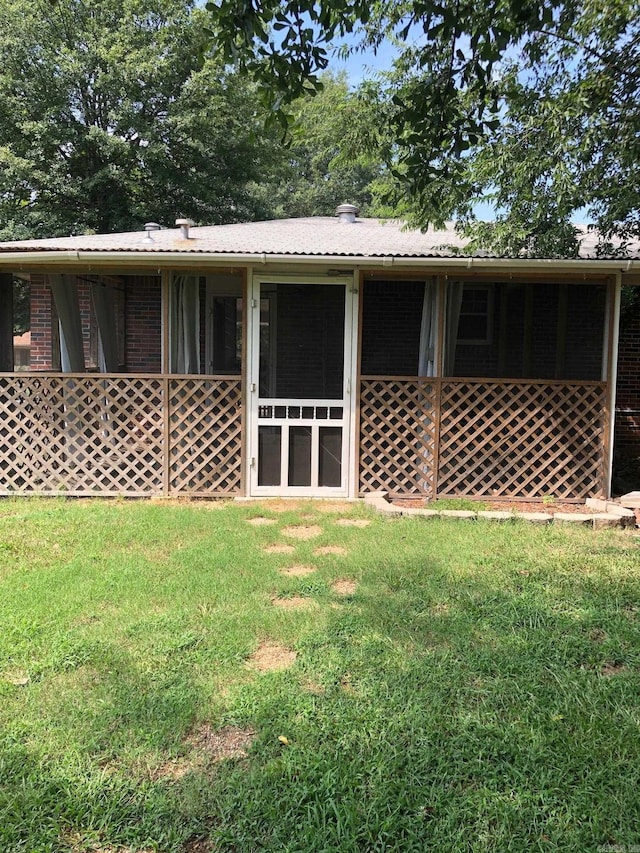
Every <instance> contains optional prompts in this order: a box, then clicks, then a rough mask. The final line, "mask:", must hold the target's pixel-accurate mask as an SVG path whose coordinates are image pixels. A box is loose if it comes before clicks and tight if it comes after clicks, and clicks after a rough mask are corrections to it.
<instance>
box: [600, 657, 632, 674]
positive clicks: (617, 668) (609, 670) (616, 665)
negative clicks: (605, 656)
mask: <svg viewBox="0 0 640 853" xmlns="http://www.w3.org/2000/svg"><path fill="white" fill-rule="evenodd" d="M627 669H628V667H627V666H625V665H624V664H623V663H621V662H620V661H608V662H607V663H605V664H603V665H602V667H601V669H600V675H603V676H604V677H605V678H611V677H612V676H614V675H620V674H621V673H623V672H626V671H627Z"/></svg>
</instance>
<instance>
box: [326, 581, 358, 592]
mask: <svg viewBox="0 0 640 853" xmlns="http://www.w3.org/2000/svg"><path fill="white" fill-rule="evenodd" d="M357 588H358V584H357V583H356V582H355V581H352V580H348V579H347V578H342V579H341V580H337V581H334V582H333V583H332V584H331V591H332V592H335V593H336V594H337V595H353V594H354V592H355V591H356V589H357Z"/></svg>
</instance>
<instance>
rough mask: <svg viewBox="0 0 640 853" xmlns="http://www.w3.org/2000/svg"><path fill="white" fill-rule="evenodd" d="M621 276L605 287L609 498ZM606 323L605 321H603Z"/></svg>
mask: <svg viewBox="0 0 640 853" xmlns="http://www.w3.org/2000/svg"><path fill="white" fill-rule="evenodd" d="M621 291H622V274H621V273H620V272H617V273H616V276H615V279H614V280H613V281H610V282H609V284H608V286H607V305H608V311H607V315H608V317H607V319H608V323H607V325H608V329H606V330H605V334H606V336H607V368H606V369H607V376H606V380H607V382H608V385H607V392H606V393H607V401H606V404H605V430H604V496H605V498H610V497H611V481H612V478H613V447H614V437H615V411H616V385H617V384H618V382H617V380H618V341H619V335H620V296H621ZM605 322H606V321H605Z"/></svg>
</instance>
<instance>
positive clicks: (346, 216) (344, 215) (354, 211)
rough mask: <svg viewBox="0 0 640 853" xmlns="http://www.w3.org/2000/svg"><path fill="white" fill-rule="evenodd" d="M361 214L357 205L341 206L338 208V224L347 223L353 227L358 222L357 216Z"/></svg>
mask: <svg viewBox="0 0 640 853" xmlns="http://www.w3.org/2000/svg"><path fill="white" fill-rule="evenodd" d="M359 213H360V211H359V210H358V208H357V207H356V206H355V204H340V205H338V207H337V208H336V216H337V217H338V222H346V223H347V224H349V225H351V224H352V223H354V222H355V221H356V216H357V215H358V214H359Z"/></svg>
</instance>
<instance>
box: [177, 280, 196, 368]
mask: <svg viewBox="0 0 640 853" xmlns="http://www.w3.org/2000/svg"><path fill="white" fill-rule="evenodd" d="M169 325H170V353H169V355H170V358H169V370H170V372H171V373H200V281H199V279H198V276H195V275H177V276H174V278H173V282H172V288H171V315H170V324H169Z"/></svg>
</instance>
